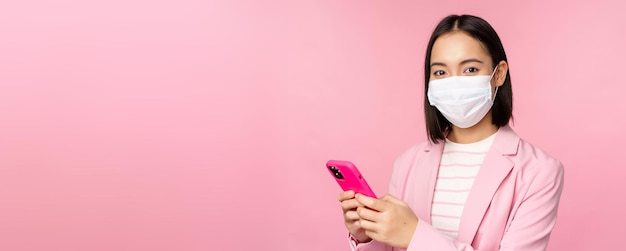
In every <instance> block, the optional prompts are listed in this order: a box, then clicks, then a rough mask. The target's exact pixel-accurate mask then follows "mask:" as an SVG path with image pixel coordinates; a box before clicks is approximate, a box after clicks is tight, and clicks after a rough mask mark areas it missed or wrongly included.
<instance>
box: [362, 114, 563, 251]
mask: <svg viewBox="0 0 626 251" xmlns="http://www.w3.org/2000/svg"><path fill="white" fill-rule="evenodd" d="M442 152H443V143H438V144H432V143H429V142H424V143H421V144H417V145H415V146H413V147H412V148H410V149H409V150H407V151H406V152H405V153H403V154H402V155H401V156H400V157H398V159H397V160H396V163H395V165H394V170H393V173H392V176H391V182H390V185H389V193H390V194H391V195H393V196H395V197H397V198H400V199H402V200H403V201H405V202H406V203H407V204H408V205H409V206H410V207H411V208H412V209H413V212H414V213H415V214H416V215H417V217H418V218H419V219H420V221H419V223H418V225H417V228H416V230H415V234H414V235H413V239H412V240H411V243H410V245H409V247H408V249H407V250H409V251H418V250H427V251H433V250H442V251H443V250H446V251H447V250H449V251H453V250H467V251H469V250H503V251H504V250H516V251H531V250H532V251H535V250H545V249H546V247H547V246H548V240H549V238H550V233H551V231H552V229H553V227H554V225H555V223H556V216H557V209H558V205H559V199H560V197H561V192H562V190H563V172H564V171H563V166H562V165H561V163H560V162H559V161H558V160H556V159H554V158H552V157H550V156H549V155H548V154H547V153H545V152H543V151H541V150H540V149H538V148H536V147H534V146H532V145H531V144H529V143H528V142H525V141H524V140H522V139H520V138H519V136H517V134H516V133H515V132H514V131H513V130H512V129H511V128H510V127H508V126H505V127H502V128H500V129H499V130H498V132H497V134H496V138H495V140H494V142H493V145H492V146H491V149H490V150H489V152H488V153H487V155H486V157H485V160H484V162H483V164H482V166H481V168H480V171H479V173H478V175H477V176H476V179H475V181H474V185H473V187H472V190H471V192H470V194H469V197H468V199H467V202H466V204H465V208H464V210H463V214H462V216H461V225H460V227H459V235H458V238H457V239H456V240H454V239H452V238H450V237H448V236H446V235H444V234H442V233H440V232H439V231H438V230H436V229H435V228H434V227H432V225H431V224H430V219H431V205H432V201H433V193H434V188H435V182H436V180H437V173H438V168H439V161H440V160H441V155H442ZM351 247H352V250H359V251H373V250H403V249H396V248H392V247H389V246H387V245H385V244H382V243H380V242H376V241H371V242H369V243H361V244H358V245H357V244H355V243H353V242H352V243H351Z"/></svg>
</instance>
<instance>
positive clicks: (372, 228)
mask: <svg viewBox="0 0 626 251" xmlns="http://www.w3.org/2000/svg"><path fill="white" fill-rule="evenodd" d="M359 226H361V228H362V229H364V230H365V234H367V236H370V237H371V235H369V234H368V232H369V233H376V232H377V230H378V224H376V222H372V221H368V220H365V219H361V220H359ZM372 239H373V238H372Z"/></svg>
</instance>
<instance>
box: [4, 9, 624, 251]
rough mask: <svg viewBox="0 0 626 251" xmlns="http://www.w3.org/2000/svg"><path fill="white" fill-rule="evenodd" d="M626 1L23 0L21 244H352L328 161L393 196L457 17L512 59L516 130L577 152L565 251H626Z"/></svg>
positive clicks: (8, 109) (14, 46)
mask: <svg viewBox="0 0 626 251" xmlns="http://www.w3.org/2000/svg"><path fill="white" fill-rule="evenodd" d="M624 9H626V6H625V5H624V2H623V1H620V0H614V1H601V2H598V1H585V2H582V1H581V2H577V3H569V4H567V5H563V4H548V3H546V2H545V1H533V2H527V3H515V2H509V1H478V2H476V1H474V2H466V1H433V2H432V3H417V1H415V2H409V1H384V2H383V1H379V2H377V1H284V2H277V1H271V2H260V1H223V2H212V1H209V2H207V1H190V0H187V1H169V2H166V1H120V0H114V1H100V2H99V3H98V2H94V1H71V0H64V1H4V2H2V3H0V250H66V251H68V250H94V251H98V250H303V251H307V250H346V249H348V246H347V243H346V240H345V238H344V237H345V230H344V228H343V224H342V217H341V213H340V208H339V205H338V203H337V202H336V196H337V194H338V192H339V188H338V186H337V185H336V184H334V183H333V181H332V179H331V178H330V177H329V176H328V174H327V172H326V170H325V169H324V166H323V164H324V162H325V161H326V160H327V159H347V160H351V161H353V162H355V163H356V164H357V165H358V166H360V168H361V169H362V172H363V173H364V175H365V176H366V177H367V178H368V180H369V182H370V183H371V185H372V186H373V188H374V189H375V190H376V191H377V192H378V193H380V194H382V193H384V192H386V188H387V182H388V179H389V174H390V168H391V166H392V163H393V160H394V159H395V157H396V156H397V155H399V154H400V153H401V152H402V151H403V150H404V149H406V148H407V147H409V146H410V145H412V144H414V143H416V142H418V141H421V140H424V139H425V132H424V125H423V118H422V112H421V109H422V107H421V104H422V101H423V100H422V88H423V87H422V85H423V83H422V80H421V79H422V71H421V68H422V64H423V57H424V50H425V46H426V42H427V39H428V36H429V34H430V32H431V30H432V29H433V27H434V25H435V24H436V23H437V21H438V20H439V19H441V18H442V17H444V16H445V15H447V14H450V13H473V14H476V15H479V16H482V17H484V18H485V19H487V20H488V21H489V22H491V23H492V24H493V26H494V27H495V28H496V30H497V31H498V32H499V34H500V36H501V38H502V40H503V42H504V45H505V48H506V49H507V52H508V56H509V59H510V66H511V74H512V79H513V87H514V95H515V112H514V116H515V119H516V120H515V129H516V130H517V132H518V133H519V134H521V135H522V137H524V138H526V139H527V140H529V141H530V142H532V143H534V144H535V145H537V146H539V147H541V148H543V149H545V150H547V151H548V152H550V153H551V154H552V155H554V156H555V157H557V158H559V159H561V160H562V161H563V163H564V164H565V167H566V186H565V190H564V193H563V197H562V204H561V209H560V216H559V221H558V225H557V228H556V229H555V231H554V235H553V238H552V242H551V244H550V247H551V250H614V247H615V246H622V234H623V227H622V226H624V224H625V223H626V217H624V216H623V210H624V209H626V205H625V202H624V200H623V194H622V193H623V191H625V190H626V183H625V182H624V181H623V180H624V179H623V177H624V175H626V172H625V171H624V169H623V168H624V167H625V165H624V163H623V159H622V158H620V156H621V155H623V153H622V150H623V149H622V147H621V143H623V142H625V141H626V133H624V131H623V128H624V127H625V126H626V121H625V118H624V108H625V107H626V99H625V98H624V93H625V92H626V87H624V84H625V82H624V81H623V80H621V79H622V77H621V75H620V74H621V73H622V72H623V66H624V63H623V61H624V56H626V50H625V49H624V44H626V29H625V28H624V22H623V20H622V16H623V10H624Z"/></svg>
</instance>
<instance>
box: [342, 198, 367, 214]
mask: <svg viewBox="0 0 626 251" xmlns="http://www.w3.org/2000/svg"><path fill="white" fill-rule="evenodd" d="M359 206H362V205H361V203H359V202H358V201H357V200H355V199H350V200H344V201H342V202H341V209H343V211H344V212H346V211H350V210H356V208H357V207H359Z"/></svg>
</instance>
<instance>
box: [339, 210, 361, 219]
mask: <svg viewBox="0 0 626 251" xmlns="http://www.w3.org/2000/svg"><path fill="white" fill-rule="evenodd" d="M343 217H344V218H345V219H346V221H359V220H360V219H361V217H359V214H358V213H357V212H356V211H355V210H352V211H348V212H346V213H345V214H344V216H343Z"/></svg>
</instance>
